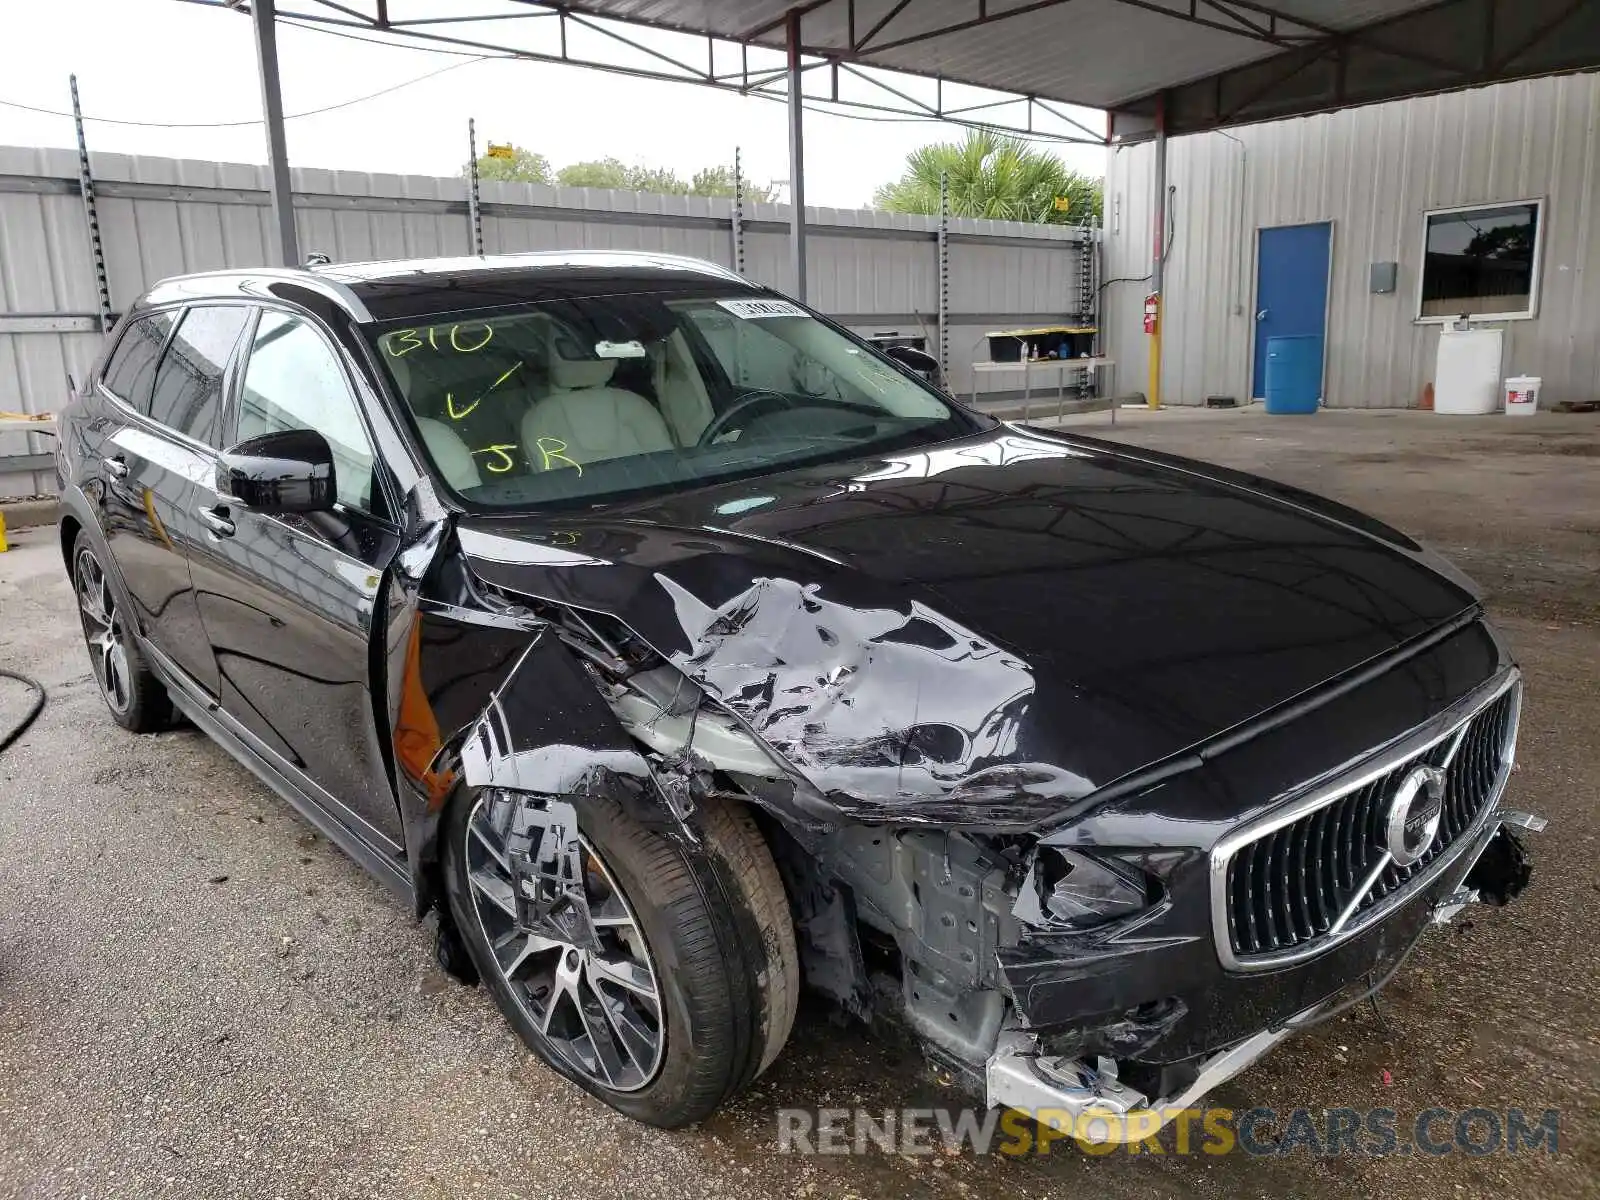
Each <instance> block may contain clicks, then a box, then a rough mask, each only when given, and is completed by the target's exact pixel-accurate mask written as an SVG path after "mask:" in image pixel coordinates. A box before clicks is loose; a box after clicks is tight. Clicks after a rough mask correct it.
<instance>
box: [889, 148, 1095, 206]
mask: <svg viewBox="0 0 1600 1200" xmlns="http://www.w3.org/2000/svg"><path fill="white" fill-rule="evenodd" d="M944 172H948V173H949V176H950V214H951V215H952V216H957V217H991V218H994V219H996V220H1004V221H1037V222H1041V223H1044V224H1048V225H1098V224H1099V223H1100V205H1101V181H1100V180H1098V179H1094V178H1091V177H1090V176H1087V175H1083V174H1080V173H1079V172H1077V171H1074V170H1072V169H1071V168H1070V167H1068V166H1067V165H1066V164H1065V163H1064V162H1062V161H1061V160H1060V159H1059V158H1057V157H1056V156H1055V155H1053V154H1047V153H1045V152H1044V151H1042V150H1036V149H1034V148H1033V147H1032V146H1030V145H1029V144H1028V143H1026V142H1024V141H1022V140H1021V139H1019V138H1009V137H1004V136H1002V135H1000V134H997V133H991V132H989V131H988V130H984V129H973V130H969V131H968V132H967V136H966V140H964V141H960V142H935V143H933V144H931V145H927V146H922V147H920V148H918V149H916V150H913V151H912V152H911V153H910V154H909V155H907V156H906V165H905V170H904V173H903V174H902V175H901V176H900V178H899V179H897V180H895V181H894V182H892V183H886V184H884V185H883V186H882V187H880V188H879V189H878V190H877V191H876V192H875V193H874V194H873V197H872V203H873V205H874V207H876V208H883V209H887V210H888V211H890V212H905V213H937V212H938V211H939V176H940V174H941V173H944ZM1058 196H1062V197H1065V198H1066V200H1067V207H1066V210H1065V211H1062V210H1061V209H1058V208H1057V207H1056V198H1057V197H1058Z"/></svg>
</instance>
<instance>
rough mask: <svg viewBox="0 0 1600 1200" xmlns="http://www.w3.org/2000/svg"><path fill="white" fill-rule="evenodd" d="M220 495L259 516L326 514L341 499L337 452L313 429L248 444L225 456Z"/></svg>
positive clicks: (265, 436)
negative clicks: (335, 469)
mask: <svg viewBox="0 0 1600 1200" xmlns="http://www.w3.org/2000/svg"><path fill="white" fill-rule="evenodd" d="M217 491H218V492H219V493H220V494H221V495H223V496H228V497H231V498H232V499H234V500H237V501H238V502H239V503H240V504H242V505H244V507H246V508H252V509H255V510H256V511H258V512H264V513H306V512H326V511H327V510H328V509H331V508H332V507H333V501H334V497H335V496H336V495H337V494H338V490H337V484H336V481H335V479H334V473H333V451H332V450H330V449H329V448H328V439H327V438H325V437H323V436H322V435H321V434H320V433H318V432H316V431H315V430H314V429H286V430H283V431H282V432H279V433H264V434H262V435H261V436H260V437H253V438H248V439H246V440H245V441H242V442H240V443H239V444H238V445H237V446H234V447H232V448H231V449H229V450H225V451H223V454H222V458H221V459H220V460H219V461H218V463H217Z"/></svg>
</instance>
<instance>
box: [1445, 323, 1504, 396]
mask: <svg viewBox="0 0 1600 1200" xmlns="http://www.w3.org/2000/svg"><path fill="white" fill-rule="evenodd" d="M1501 337H1502V331H1501V330H1499V329H1472V328H1466V329H1458V328H1456V327H1455V326H1454V325H1446V326H1445V327H1444V328H1443V329H1441V330H1440V331H1439V357H1438V359H1437V360H1436V361H1435V363H1434V367H1433V411H1434V412H1438V413H1444V414H1446V415H1447V416H1468V415H1474V416H1475V415H1478V414H1481V413H1492V412H1498V411H1500V400H1501V395H1500V343H1501Z"/></svg>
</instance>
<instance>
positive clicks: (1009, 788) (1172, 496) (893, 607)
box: [459, 428, 1475, 824]
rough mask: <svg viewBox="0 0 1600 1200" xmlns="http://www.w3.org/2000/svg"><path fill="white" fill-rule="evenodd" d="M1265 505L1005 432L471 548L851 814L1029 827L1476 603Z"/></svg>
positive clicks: (1413, 565)
mask: <svg viewBox="0 0 1600 1200" xmlns="http://www.w3.org/2000/svg"><path fill="white" fill-rule="evenodd" d="M1259 482H1260V486H1259V487H1258V486H1251V481H1246V480H1244V479H1243V477H1238V476H1223V475H1222V473H1220V472H1211V471H1209V469H1208V468H1205V467H1203V466H1202V465H1200V464H1190V463H1177V462H1173V461H1165V462H1153V461H1148V459H1147V457H1146V456H1142V455H1141V454H1139V452H1137V451H1126V452H1123V451H1120V450H1117V449H1114V448H1111V447H1108V446H1105V445H1103V444H1095V443H1088V442H1075V441H1073V440H1071V439H1068V438H1055V437H1044V436H1038V435H1034V434H1027V433H1023V432H1020V431H1017V430H1014V429H1004V428H1002V429H998V430H994V431H991V432H988V433H985V434H982V435H974V436H972V437H969V438H966V439H963V440H960V441H956V442H950V443H945V444H942V445H940V446H938V447H934V448H931V449H926V450H920V451H913V452H906V453H901V454H895V455H892V456H886V457H880V458H873V459H863V460H858V461H854V462H850V463H844V464H832V465H829V466H826V467H816V468H806V469H802V470H797V471H791V472H787V473H784V474H781V475H778V476H769V477H766V478H761V479H754V480H746V481H741V482H735V483H727V484H722V485H718V486H715V487H709V488H703V489H698V490H696V491H693V492H689V493H685V494H679V495H674V496H668V497H662V498H656V499H651V500H648V501H642V502H634V503H630V504H628V505H625V506H614V507H612V508H610V509H609V510H608V511H607V512H605V513H604V515H589V514H585V515H579V516H572V517H559V518H557V517H549V516H542V517H537V518H536V517H531V516H522V517H507V518H484V517H471V518H465V519H463V521H462V522H461V525H460V529H459V534H460V538H461V543H462V547H463V549H464V550H465V551H466V553H467V554H468V556H469V557H470V558H471V559H472V560H473V566H474V569H475V570H476V571H477V572H478V573H479V574H480V575H481V576H482V577H484V578H485V579H486V580H488V581H489V582H491V583H493V584H496V585H497V586H501V587H504V588H507V589H510V590H514V591H519V592H523V593H526V594H529V595H534V596H539V597H542V598H544V599H548V600H552V601H556V602H562V603H569V604H574V605H578V606H581V607H584V608H589V609H594V610H598V611H603V612H608V613H611V614H613V615H615V616H617V617H618V618H620V619H621V620H623V621H625V622H626V623H627V624H628V625H629V626H630V627H631V628H633V629H634V630H635V631H637V632H638V633H639V635H640V636H641V637H643V638H645V639H646V640H647V641H649V642H650V643H651V644H652V645H653V646H654V647H655V648H656V649H657V650H658V651H660V652H661V653H662V654H663V655H665V656H667V657H668V658H670V659H671V660H672V661H674V662H675V663H677V664H678V665H679V666H680V667H681V668H682V669H683V670H685V671H686V672H688V673H689V674H690V675H691V676H693V677H694V678H696V679H697V680H699V681H700V682H701V683H702V684H703V685H704V686H705V687H706V688H707V690H708V691H709V692H710V693H711V694H712V695H714V696H716V697H718V698H719V699H720V700H721V701H722V702H723V703H724V704H725V705H727V706H728V707H729V708H730V709H732V710H733V711H734V712H735V713H737V714H738V715H739V716H740V717H741V718H743V719H744V720H745V721H746V722H748V723H749V725H750V726H751V727H752V728H753V729H755V730H756V731H757V732H759V733H760V734H761V735H762V736H763V737H764V738H765V739H766V740H767V741H768V743H769V744H771V745H772V746H773V747H774V748H775V749H777V750H778V751H779V752H780V753H782V754H784V755H785V756H786V757H787V758H788V759H789V760H790V762H791V763H792V764H794V765H795V766H796V767H798V768H799V769H800V770H801V771H802V772H804V773H805V774H806V775H807V777H808V778H809V779H810V780H811V782H812V783H814V784H815V785H816V786H817V787H818V788H819V789H820V790H822V791H823V792H824V793H827V794H830V795H833V796H835V797H837V798H839V799H840V800H841V801H842V802H846V803H848V805H849V807H850V808H851V809H852V810H853V811H855V812H857V813H860V814H862V815H867V814H870V813H878V814H880V815H882V814H887V813H889V812H893V813H895V814H898V815H899V816H901V817H903V818H904V819H907V820H918V819H922V820H941V821H952V820H970V821H972V822H973V823H986V822H994V823H999V824H1012V823H1028V822H1030V821H1034V820H1039V819H1043V818H1045V817H1048V816H1050V815H1053V814H1054V813H1055V812H1058V811H1060V809H1061V808H1063V807H1064V806H1065V805H1066V804H1068V803H1070V802H1071V801H1072V800H1075V799H1077V798H1080V797H1082V796H1084V795H1086V794H1088V793H1089V792H1091V791H1093V790H1095V789H1096V788H1098V787H1101V786H1104V785H1105V784H1107V783H1109V782H1111V781H1113V780H1115V779H1117V778H1119V777H1121V776H1123V775H1126V774H1128V773H1129V772H1132V771H1135V770H1138V769H1139V768H1141V767H1145V766H1148V765H1149V764H1151V763H1154V762H1157V761H1159V760H1162V759H1165V758H1167V757H1169V756H1171V755H1173V754H1176V753H1179V752H1181V751H1183V750H1185V749H1187V748H1189V747H1191V746H1194V745H1196V744H1197V743H1201V742H1204V741H1206V740H1208V739H1210V738H1212V737H1214V736H1216V735H1217V734H1219V733H1222V732H1224V731H1226V730H1228V729H1230V728H1232V727H1234V726H1237V725H1239V724H1241V723H1243V722H1247V721H1249V720H1250V719H1251V718H1253V717H1257V716H1259V715H1260V714H1262V713H1264V712H1266V711H1268V710H1270V709H1273V708H1276V707H1278V706H1279V705H1282V704H1284V703H1285V702H1287V701H1289V700H1292V699H1294V698H1295V697H1297V696H1300V695H1302V694H1303V693H1305V692H1307V691H1310V690H1312V689H1315V688H1316V687H1318V686H1319V685H1321V684H1324V683H1326V682H1327V681H1329V680H1330V679H1333V678H1335V677H1337V676H1340V675H1343V674H1345V673H1347V672H1349V671H1351V670H1353V669H1354V668H1356V667H1358V666H1360V665H1362V664H1364V663H1367V662H1369V661H1370V660H1372V659H1374V658H1377V657H1381V656H1382V655H1384V654H1386V653H1388V652H1389V651H1391V650H1393V649H1394V648H1395V647H1397V646H1399V645H1400V644H1402V643H1404V642H1407V641H1409V640H1411V639H1413V638H1416V637H1418V636H1420V635H1422V634H1425V633H1427V632H1428V631H1430V630H1431V629H1434V628H1435V627H1437V626H1439V625H1441V624H1443V623H1445V622H1447V621H1449V620H1450V619H1451V618H1453V617H1455V616H1457V615H1458V614H1460V613H1461V612H1462V611H1464V610H1465V609H1468V608H1470V607H1471V606H1472V605H1473V604H1474V603H1475V598H1474V596H1473V595H1472V593H1471V592H1470V591H1469V590H1467V588H1466V586H1464V585H1463V583H1462V582H1461V581H1459V580H1458V579H1455V578H1451V577H1450V576H1448V575H1446V574H1444V573H1441V572H1440V571H1437V570H1435V569H1434V568H1433V567H1432V566H1430V565H1429V562H1428V560H1427V557H1426V556H1425V555H1424V554H1423V553H1422V552H1421V551H1419V550H1418V549H1417V548H1415V547H1414V546H1410V545H1409V544H1405V543H1404V539H1403V538H1400V537H1399V535H1393V536H1392V537H1390V538H1387V539H1386V538H1385V537H1383V536H1379V534H1381V533H1382V532H1383V530H1382V527H1381V526H1376V525H1375V523H1374V524H1373V529H1374V530H1376V531H1377V534H1375V533H1374V532H1370V531H1366V530H1363V529H1359V528H1356V527H1354V526H1353V525H1352V524H1349V523H1347V522H1346V521H1344V520H1341V519H1336V518H1337V517H1340V516H1342V515H1344V514H1342V512H1341V510H1338V509H1337V508H1336V506H1333V505H1327V506H1326V508H1327V510H1328V512H1327V513H1322V512H1318V511H1314V508H1315V506H1317V505H1318V504H1319V503H1320V502H1317V501H1314V500H1311V499H1310V498H1301V500H1302V502H1299V503H1290V502H1286V501H1285V500H1283V499H1281V498H1274V497H1273V496H1270V495H1268V494H1266V493H1267V492H1268V491H1274V490H1275V491H1282V489H1277V488H1276V485H1269V484H1266V483H1265V482H1264V481H1259ZM1328 514H1332V515H1328ZM1352 519H1354V520H1359V519H1357V518H1353V515H1352Z"/></svg>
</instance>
